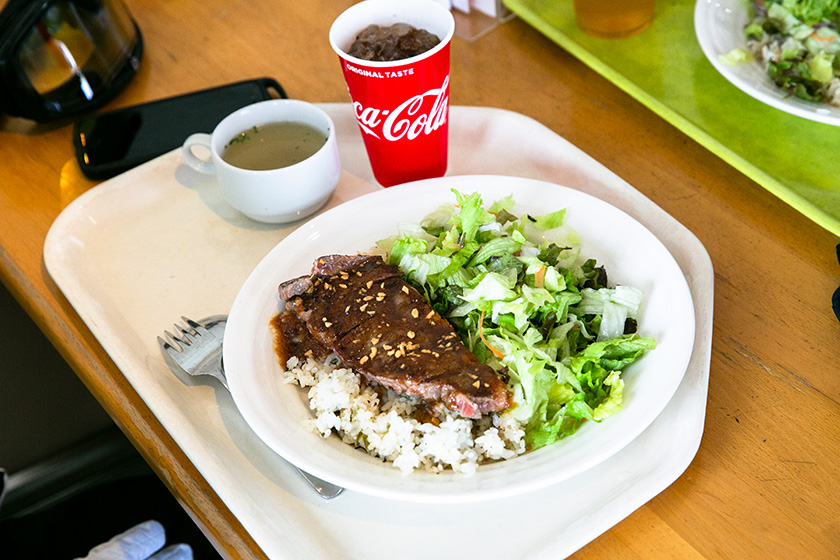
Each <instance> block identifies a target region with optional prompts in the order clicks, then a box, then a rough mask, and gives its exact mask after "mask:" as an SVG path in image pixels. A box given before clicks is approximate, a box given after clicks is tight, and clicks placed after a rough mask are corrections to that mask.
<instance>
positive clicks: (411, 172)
mask: <svg viewBox="0 0 840 560" xmlns="http://www.w3.org/2000/svg"><path fill="white" fill-rule="evenodd" d="M394 23H407V24H409V25H412V26H414V27H416V28H417V29H425V30H426V31H428V32H430V33H433V34H434V35H437V36H438V38H439V39H440V43H439V44H438V45H436V46H435V47H433V48H432V49H431V50H429V51H426V52H425V53H423V54H420V55H417V56H414V57H411V58H406V59H404V60H395V61H388V62H377V61H369V60H362V59H360V58H356V57H354V56H350V55H349V54H347V51H348V50H350V46H351V45H352V44H353V41H354V40H355V39H356V35H357V34H358V33H359V32H360V31H361V30H363V29H364V28H365V27H367V26H368V25H371V24H377V25H382V26H388V25H392V24H394ZM454 32H455V21H454V19H453V18H452V14H451V13H450V12H449V10H447V9H446V8H444V7H443V6H441V5H440V4H438V3H437V2H435V1H434V0H365V1H363V2H359V3H358V4H355V5H354V6H352V7H351V8H349V9H348V10H347V11H345V12H344V13H342V14H341V15H340V16H338V18H336V20H335V22H333V25H332V27H331V28H330V44H331V45H332V48H333V49H334V50H335V52H336V53H338V56H339V57H340V58H341V68H342V71H343V72H344V79H345V81H346V82H347V90H348V91H349V93H350V99H351V100H352V102H353V109H354V111H355V113H356V121H357V122H358V123H359V127H360V128H361V131H362V137H363V138H364V142H365V148H366V149H367V153H368V157H369V158H370V164H371V167H372V168H373V174H374V176H375V177H376V180H377V181H378V182H379V184H380V185H382V186H384V187H390V186H393V185H397V184H400V183H406V182H408V181H416V180H418V179H428V178H430V177H441V176H443V175H444V174H445V173H446V165H447V149H448V139H449V43H450V41H451V40H452V35H453V34H454Z"/></svg>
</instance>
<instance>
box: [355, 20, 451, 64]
mask: <svg viewBox="0 0 840 560" xmlns="http://www.w3.org/2000/svg"><path fill="white" fill-rule="evenodd" d="M438 43H440V38H438V36H437V35H434V34H432V33H429V32H428V31H426V30H425V29H417V28H415V27H413V26H411V25H409V24H407V23H395V24H393V25H388V26H382V25H368V26H367V27H365V28H364V29H362V30H361V31H360V32H359V34H358V35H356V40H355V41H354V42H353V44H352V45H351V46H350V50H349V51H348V54H349V55H350V56H355V57H356V58H361V59H362V60H377V61H389V60H403V59H406V58H411V57H413V56H417V55H419V54H423V53H424V52H426V51H428V50H430V49H432V48H434V47H435V46H436V45H437V44H438Z"/></svg>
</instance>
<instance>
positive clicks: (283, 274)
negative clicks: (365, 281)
mask: <svg viewBox="0 0 840 560" xmlns="http://www.w3.org/2000/svg"><path fill="white" fill-rule="evenodd" d="M452 189H455V190H457V191H458V192H459V193H462V194H464V195H469V194H474V193H479V194H480V196H481V198H482V200H483V203H484V205H485V207H489V206H490V205H491V204H492V203H494V202H496V201H500V200H503V199H505V198H506V197H512V199H513V201H514V205H513V206H512V207H511V208H510V214H512V215H514V216H519V217H524V216H525V215H531V216H543V215H547V214H550V213H553V212H555V211H558V210H562V209H565V215H564V216H563V218H562V224H563V225H562V227H561V228H559V229H558V231H559V232H560V234H559V235H560V237H559V238H553V237H552V236H553V235H554V233H552V232H551V231H546V232H542V233H541V232H539V231H537V232H536V233H535V232H529V236H531V237H534V238H535V239H534V242H535V243H542V242H547V240H557V239H560V240H561V243H560V245H562V246H563V247H568V246H570V243H574V242H576V241H578V240H579V258H577V259H573V260H575V261H576V262H578V263H583V262H584V261H585V260H586V259H595V260H596V261H597V264H598V266H603V267H604V268H605V269H606V271H607V274H608V278H609V283H610V285H613V286H614V285H622V286H632V287H633V288H634V289H636V290H638V293H640V294H641V295H642V298H641V303H640V305H638V309H637V310H636V312H634V313H632V315H633V316H634V318H635V320H636V323H637V325H638V333H639V334H640V335H643V336H644V337H650V338H652V339H654V340H655V345H656V346H655V349H652V350H649V351H647V352H646V353H644V355H643V356H642V357H641V358H640V359H639V360H638V361H636V362H635V363H633V364H632V365H630V366H627V367H626V368H625V369H624V370H623V373H622V375H621V379H622V381H623V383H622V387H623V402H622V403H621V406H620V408H619V407H616V410H615V411H613V412H614V413H613V414H611V415H609V416H607V417H605V418H603V419H599V421H597V422H596V421H591V420H588V421H584V422H583V423H582V424H581V425H580V427H579V429H577V431H576V432H574V433H573V434H571V435H568V436H566V437H564V438H561V439H559V440H558V441H556V442H554V443H551V444H550V445H545V446H543V447H540V448H538V449H535V450H532V451H527V452H525V453H524V454H521V455H518V456H516V457H514V458H512V459H509V460H502V461H497V462H488V463H484V464H481V465H480V466H479V467H478V469H477V470H476V471H475V472H474V473H473V474H469V475H467V474H463V473H458V472H453V471H452V470H444V471H442V472H440V473H428V472H413V473H412V474H404V473H403V472H402V471H400V470H399V469H396V468H394V467H393V465H391V464H388V463H386V462H383V460H382V459H379V458H376V457H373V456H371V455H368V454H366V453H365V452H363V451H360V450H358V449H354V448H353V447H352V446H351V445H347V444H345V443H343V442H342V441H341V440H340V439H339V438H338V437H336V436H331V437H328V438H323V437H322V436H321V435H319V434H317V433H313V431H312V430H311V429H310V428H308V427H307V422H308V421H309V420H308V419H310V418H311V417H312V412H311V411H310V409H309V405H308V402H307V397H306V391H304V390H302V389H300V388H298V387H296V386H294V385H289V384H286V383H284V381H283V377H284V375H283V369H282V368H281V366H280V364H279V363H278V360H277V357H276V354H275V348H274V335H273V331H272V330H271V329H270V328H269V323H270V321H271V319H272V318H273V317H274V316H275V315H276V314H277V313H278V311H279V310H280V309H281V308H282V305H283V303H282V302H281V301H280V299H279V297H278V295H277V287H278V285H279V284H280V283H281V282H283V281H285V280H288V279H291V278H294V277H297V276H301V275H305V274H308V273H309V271H310V269H311V266H312V263H313V261H314V260H315V259H316V258H317V257H320V256H323V255H328V254H356V253H366V252H369V251H370V250H371V249H372V248H373V247H375V245H376V243H377V242H379V241H382V240H383V239H387V238H389V237H392V236H395V235H397V233H398V228H400V227H402V228H404V229H405V228H406V224H417V223H419V222H420V220H422V219H423V218H424V217H425V216H427V215H429V214H430V213H433V212H435V211H437V210H438V209H439V208H441V207H442V206H446V205H449V206H452V205H454V203H455V201H456V195H455V194H454V193H453V190H452ZM455 211H456V212H457V211H458V209H455ZM555 217H556V216H555ZM554 221H555V222H556V220H554ZM554 225H557V224H556V223H555V224H552V227H553V226H554ZM486 227H493V224H489V225H488V226H486ZM412 228H414V229H416V226H407V229H408V230H411V229H412ZM574 250H577V249H574ZM569 254H570V253H565V255H566V257H568V256H569ZM558 266H559V265H558ZM576 270H577V269H576ZM542 274H544V272H543V273H542ZM543 279H544V276H543V277H542V278H541V281H542V280H543ZM545 281H546V282H548V279H545ZM552 281H557V278H554V279H553V280H552ZM623 321H624V319H622V322H623ZM694 325H695V321H694V307H693V303H692V298H691V294H690V291H689V288H688V284H687V282H686V279H685V277H684V276H683V274H682V272H681V270H680V268H679V266H678V265H677V263H676V261H675V260H674V258H673V257H672V256H671V254H670V253H669V252H668V250H667V249H666V248H665V246H664V245H663V244H662V243H661V242H660V241H659V240H658V239H657V238H656V237H655V236H654V235H653V234H652V233H651V232H650V231H648V230H647V229H646V228H645V227H644V226H642V225H641V224H640V223H639V222H637V221H636V220H635V219H633V218H631V217H630V216H628V215H627V214H625V213H624V212H622V211H620V210H618V209H617V208H615V207H613V206H611V205H610V204H608V203H606V202H604V201H602V200H599V199H597V198H594V197H592V196H590V195H587V194H584V193H581V192H579V191H575V190H573V189H570V188H567V187H562V186H558V185H554V184H550V183H545V182H541V181H535V180H530V179H522V178H513V177H500V176H460V177H446V178H441V179H431V180H427V181H420V182H416V183H411V184H406V185H401V186H397V187H392V188H389V189H385V190H382V191H377V192H375V193H371V194H369V195H366V196H362V197H360V198H357V199H354V200H351V201H349V202H347V203H344V204H342V205H341V206H338V207H336V208H334V209H332V210H330V211H328V212H325V213H323V214H321V215H320V216H318V217H316V218H314V219H312V220H311V221H309V222H307V223H306V224H304V225H302V226H301V227H300V228H299V229H297V230H296V231H294V232H293V233H292V234H291V235H289V236H288V237H287V238H285V239H284V240H283V241H282V242H281V243H280V244H278V245H277V246H276V247H275V248H274V249H273V250H272V251H271V252H270V253H269V254H268V255H267V256H266V257H265V258H264V259H263V260H262V261H261V262H260V264H259V265H258V266H257V267H256V268H255V269H254V271H253V272H252V273H251V275H250V276H249V278H248V279H247V281H246V282H245V284H244V285H243V287H242V288H241V290H240V292H239V294H238V296H237V298H236V300H235V301H234V304H233V307H232V309H231V312H230V316H229V319H228V325H227V330H226V335H225V346H224V360H225V367H226V372H227V377H228V381H229V384H230V389H231V394H232V395H233V398H234V401H235V402H236V405H237V407H238V408H239V410H240V412H241V413H242V415H243V417H244V418H245V420H246V421H247V422H248V424H249V425H250V427H251V428H252V429H253V430H254V432H255V433H256V434H257V435H258V436H259V437H260V438H261V439H262V440H263V441H264V442H265V443H266V444H267V445H268V446H269V447H270V448H271V449H273V450H274V451H275V452H276V453H278V454H279V455H280V456H282V457H284V458H285V459H286V460H288V461H289V462H291V463H293V464H294V465H296V466H297V467H299V468H301V469H304V470H306V471H308V472H310V473H312V474H314V475H316V476H318V477H320V478H322V479H325V480H328V481H330V482H333V483H335V484H339V485H341V486H344V487H345V488H347V489H349V490H352V491H358V492H362V493H366V494H370V495H374V496H378V497H382V498H389V499H399V500H407V501H414V502H427V503H444V502H450V503H452V502H466V501H477V500H487V499H494V498H501V497H505V496H511V495H515V494H520V493H524V492H528V491H533V490H536V489H539V488H542V487H545V486H547V485H550V484H555V483H559V482H561V481H563V480H566V479H568V478H570V477H572V476H574V475H576V474H579V473H581V472H583V471H585V470H587V469H589V468H591V467H592V466H594V465H596V464H598V463H600V462H602V461H604V460H605V459H607V458H609V457H610V456H612V455H613V454H615V453H616V452H618V451H619V450H620V449H622V448H623V447H624V446H625V445H627V444H628V443H630V442H631V441H632V440H633V439H634V438H635V437H636V436H638V435H639V434H640V433H641V432H642V431H644V430H645V428H647V426H648V425H650V424H651V422H653V420H654V419H655V418H656V417H657V416H658V415H659V413H660V412H661V411H662V410H663V409H664V407H665V406H666V404H667V403H668V401H669V400H670V399H671V397H672V396H673V394H674V392H675V391H676V389H677V387H678V386H679V384H680V382H681V380H682V378H683V376H684V374H685V370H686V367H687V365H688V362H689V358H690V356H691V353H692V349H693V343H694V328H695V326H694ZM589 335H590V336H593V337H594V336H595V333H589ZM497 345H498V344H497ZM499 346H500V345H499ZM522 409H527V406H524V405H523V406H522Z"/></svg>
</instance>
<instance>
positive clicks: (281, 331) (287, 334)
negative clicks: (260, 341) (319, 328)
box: [271, 311, 332, 367]
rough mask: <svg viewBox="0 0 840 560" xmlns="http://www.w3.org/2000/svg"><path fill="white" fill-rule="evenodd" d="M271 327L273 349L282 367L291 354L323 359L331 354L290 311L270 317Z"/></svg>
mask: <svg viewBox="0 0 840 560" xmlns="http://www.w3.org/2000/svg"><path fill="white" fill-rule="evenodd" d="M271 327H272V329H273V330H274V350H275V352H276V354H277V359H278V360H279V361H280V363H281V364H283V366H284V367H285V365H286V362H288V361H289V358H291V357H292V356H295V357H297V358H300V359H305V358H307V357H308V356H312V357H313V358H315V359H317V360H323V359H324V358H326V357H327V356H329V355H330V354H332V350H330V349H329V348H327V347H326V346H324V345H323V344H321V343H320V342H318V340H316V339H315V337H314V336H312V335H311V334H310V333H309V331H308V330H307V329H306V324H305V323H304V322H303V321H301V320H300V318H299V317H298V316H297V315H295V314H294V313H292V312H291V311H283V312H282V313H278V314H277V315H275V316H274V317H273V318H272V319H271Z"/></svg>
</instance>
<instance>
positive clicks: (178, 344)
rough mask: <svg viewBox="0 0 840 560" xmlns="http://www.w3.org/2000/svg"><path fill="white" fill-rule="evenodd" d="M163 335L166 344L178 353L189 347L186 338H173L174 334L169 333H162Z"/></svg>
mask: <svg viewBox="0 0 840 560" xmlns="http://www.w3.org/2000/svg"><path fill="white" fill-rule="evenodd" d="M163 334H165V335H166V342H167V343H169V345H170V346H172V347H174V348H175V349H177V350H178V351H182V350H183V349H184V347H185V346H189V345H190V341H189V340H187V339H186V338H181V337H178V336H175V335H174V334H172V333H171V332H169V331H163Z"/></svg>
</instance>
